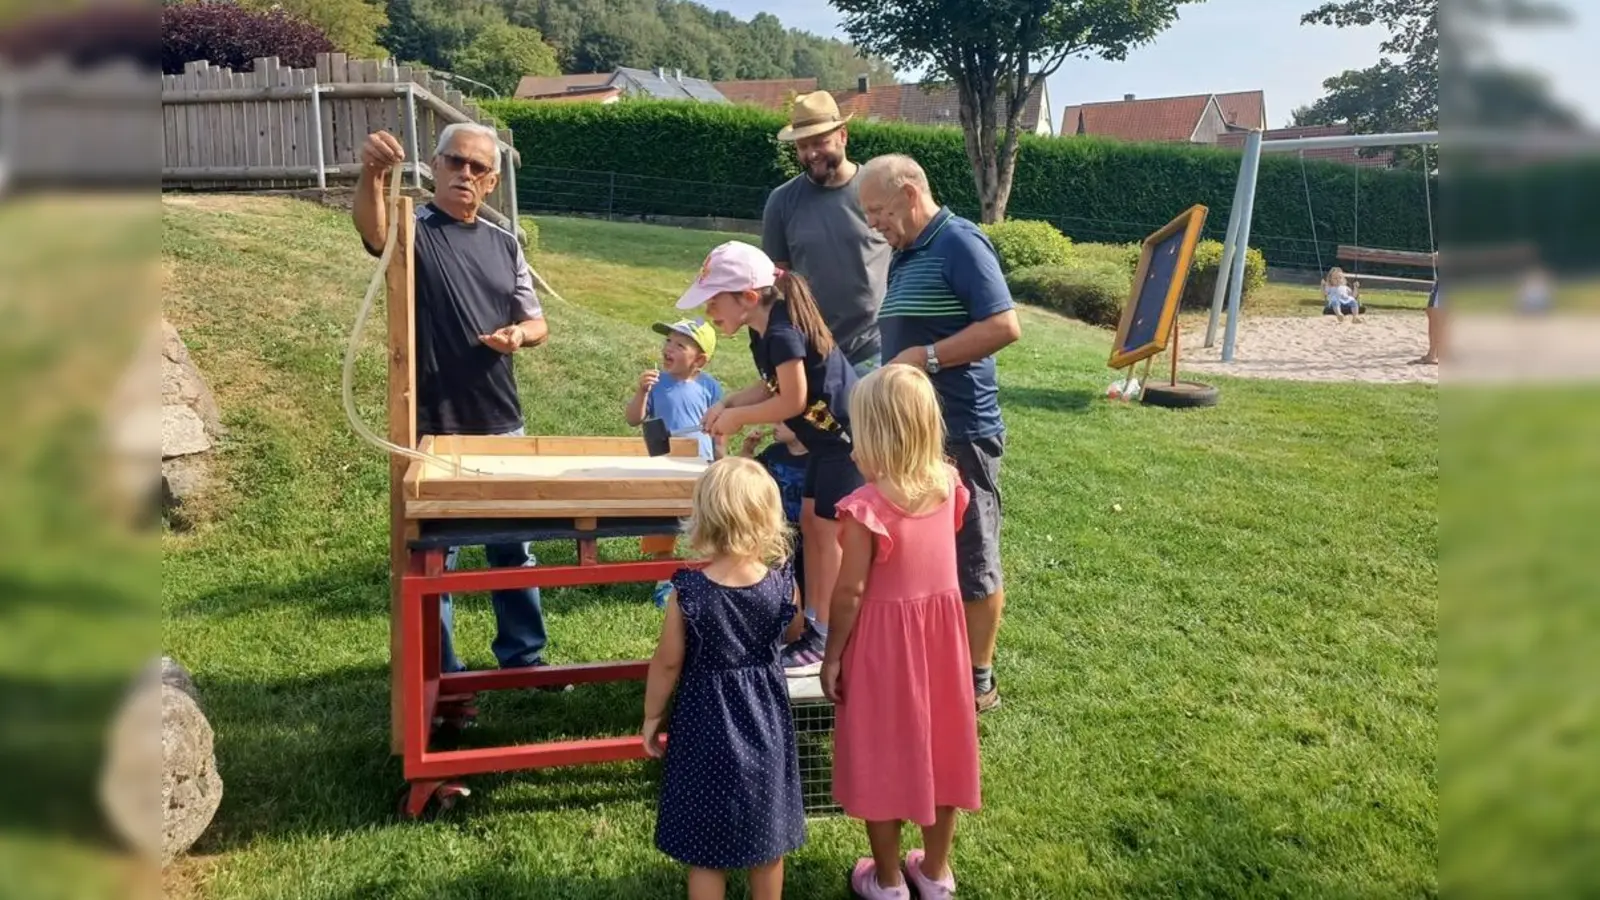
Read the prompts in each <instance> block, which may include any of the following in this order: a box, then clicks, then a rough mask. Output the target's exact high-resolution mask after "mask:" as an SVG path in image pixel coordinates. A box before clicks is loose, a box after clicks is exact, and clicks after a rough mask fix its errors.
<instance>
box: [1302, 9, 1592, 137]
mask: <svg viewBox="0 0 1600 900" xmlns="http://www.w3.org/2000/svg"><path fill="white" fill-rule="evenodd" d="M1439 6H1440V4H1439V0H1332V2H1326V3H1324V4H1323V5H1321V6H1319V7H1317V8H1316V9H1314V10H1312V11H1311V12H1308V13H1306V14H1305V15H1303V16H1301V17H1300V23H1301V24H1302V25H1331V26H1333V27H1335V28H1345V27H1349V26H1366V25H1379V26H1382V27H1383V28H1385V29H1387V30H1388V32H1389V37H1388V38H1387V39H1386V40H1384V41H1383V43H1381V44H1379V45H1378V51H1379V52H1380V53H1381V54H1382V55H1383V56H1382V58H1380V59H1379V60H1378V62H1377V63H1376V64H1375V65H1373V66H1371V67H1369V68H1366V69H1352V70H1348V71H1346V72H1343V73H1341V74H1339V75H1335V76H1333V77H1331V78H1329V79H1327V80H1326V81H1324V82H1323V83H1322V86H1323V87H1324V88H1325V89H1326V90H1327V92H1328V93H1327V94H1326V95H1325V96H1324V97H1322V98H1321V99H1319V100H1318V101H1317V102H1316V103H1314V104H1312V105H1311V106H1307V107H1301V108H1299V109H1296V110H1295V111H1294V124H1296V125H1331V124H1335V123H1345V124H1348V125H1349V126H1350V128H1351V130H1352V131H1354V132H1356V133H1379V132H1390V131H1413V130H1424V129H1426V130H1433V129H1437V128H1438V127H1439V109H1440V90H1439V85H1440V80H1441V78H1440V76H1441V74H1442V75H1443V76H1444V82H1445V83H1446V84H1449V85H1450V86H1451V91H1450V101H1451V102H1450V106H1451V108H1452V110H1454V111H1456V112H1458V113H1460V114H1461V115H1462V116H1463V117H1464V118H1467V119H1471V120H1475V121H1478V122H1479V124H1487V123H1490V122H1493V123H1495V124H1537V123H1545V124H1550V123H1558V122H1569V121H1573V120H1574V119H1575V117H1574V116H1573V115H1572V113H1571V112H1570V111H1567V110H1564V109H1562V108H1561V106H1560V104H1559V103H1557V102H1556V101H1555V99H1554V98H1553V97H1551V96H1550V93H1549V90H1548V86H1547V85H1546V84H1545V83H1544V82H1543V81H1542V80H1541V79H1539V78H1537V77H1536V76H1530V75H1529V74H1527V73H1523V72H1517V71H1514V70H1510V69H1506V68H1505V67H1503V66H1501V65H1499V64H1498V63H1497V62H1495V61H1494V59H1493V40H1492V28H1491V26H1496V25H1506V26H1513V27H1517V26H1537V25H1550V24H1557V23H1561V22H1565V21H1566V20H1567V18H1568V15H1567V13H1566V11H1565V10H1564V9H1563V8H1562V7H1560V6H1557V5H1555V4H1552V3H1549V2H1545V0H1453V2H1452V5H1451V7H1450V12H1449V15H1448V18H1446V19H1445V25H1446V26H1447V27H1445V28H1442V29H1441V28H1440V17H1441V13H1440V10H1439ZM1441 50H1442V52H1441Z"/></svg>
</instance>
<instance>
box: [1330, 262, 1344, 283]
mask: <svg viewBox="0 0 1600 900" xmlns="http://www.w3.org/2000/svg"><path fill="white" fill-rule="evenodd" d="M1328 283H1329V284H1331V285H1333V286H1334V287H1338V286H1339V285H1341V284H1344V270H1343V269H1341V268H1339V267H1338V266H1334V267H1333V268H1331V269H1329V270H1328Z"/></svg>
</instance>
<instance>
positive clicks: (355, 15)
mask: <svg viewBox="0 0 1600 900" xmlns="http://www.w3.org/2000/svg"><path fill="white" fill-rule="evenodd" d="M237 2H238V4H239V6H241V7H243V8H245V9H248V10H251V11H252V12H261V13H267V12H272V11H273V10H282V11H283V12H285V13H288V14H289V16H290V17H291V18H295V19H299V20H300V21H302V22H309V23H311V24H312V25H314V26H316V29H317V30H318V31H320V32H322V33H323V34H325V35H327V36H328V40H330V41H332V42H333V45H334V47H336V48H337V49H338V50H340V51H341V52H344V53H348V54H349V55H350V56H352V57H355V58H358V59H380V58H382V57H383V56H384V52H383V48H382V47H381V46H379V45H378V34H379V32H380V31H382V29H383V27H384V26H385V25H386V24H388V21H389V16H388V13H387V11H386V9H385V5H384V4H383V3H382V2H377V3H373V2H369V0H237ZM313 65H315V63H313Z"/></svg>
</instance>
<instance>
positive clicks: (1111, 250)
mask: <svg viewBox="0 0 1600 900" xmlns="http://www.w3.org/2000/svg"><path fill="white" fill-rule="evenodd" d="M1072 258H1073V260H1074V261H1076V262H1102V263H1113V264H1115V265H1118V266H1121V267H1122V268H1123V270H1125V271H1126V272H1127V273H1128V277H1129V278H1132V277H1133V273H1134V272H1135V271H1137V270H1138V268H1139V242H1138V241H1129V242H1128V243H1126V244H1073V245H1072Z"/></svg>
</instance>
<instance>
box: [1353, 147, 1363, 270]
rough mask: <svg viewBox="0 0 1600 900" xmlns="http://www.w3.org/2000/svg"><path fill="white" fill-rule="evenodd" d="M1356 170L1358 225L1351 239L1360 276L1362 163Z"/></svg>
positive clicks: (1356, 166)
mask: <svg viewBox="0 0 1600 900" xmlns="http://www.w3.org/2000/svg"><path fill="white" fill-rule="evenodd" d="M1354 168H1355V170H1356V225H1355V237H1353V238H1351V241H1352V242H1353V243H1354V244H1355V245H1356V258H1355V264H1356V268H1355V272H1354V274H1355V275H1358V276H1359V275H1360V274H1361V249H1360V248H1361V163H1359V162H1357V163H1356V164H1355V166H1354Z"/></svg>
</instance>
